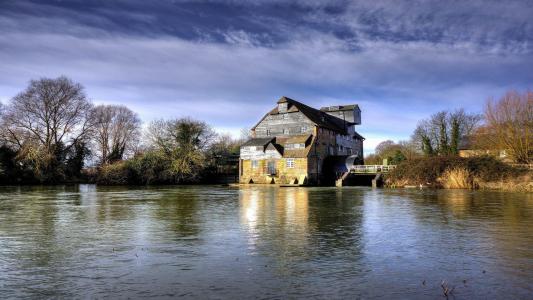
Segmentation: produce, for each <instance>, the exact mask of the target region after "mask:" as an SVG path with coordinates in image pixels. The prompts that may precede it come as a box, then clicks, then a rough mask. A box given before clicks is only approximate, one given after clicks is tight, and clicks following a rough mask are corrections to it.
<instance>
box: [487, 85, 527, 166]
mask: <svg viewBox="0 0 533 300" xmlns="http://www.w3.org/2000/svg"><path fill="white" fill-rule="evenodd" d="M485 121H486V126H485V127H484V128H483V130H482V132H483V133H482V134H479V135H478V140H484V141H485V145H486V146H487V148H489V149H494V150H505V151H507V153H508V155H509V156H510V157H511V158H512V159H513V160H514V161H515V162H517V163H532V161H533V92H525V93H523V94H522V93H518V92H515V91H510V92H507V93H506V94H505V95H504V96H503V97H502V98H500V99H499V100H498V101H494V100H493V99H489V100H488V101H487V104H486V106H485Z"/></svg>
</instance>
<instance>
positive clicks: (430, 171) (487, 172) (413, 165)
mask: <svg viewBox="0 0 533 300" xmlns="http://www.w3.org/2000/svg"><path fill="white" fill-rule="evenodd" d="M532 173H533V172H532V171H531V170H529V169H527V168H524V167H519V166H513V165H509V164H506V163H504V162H501V161H499V160H497V159H495V158H493V157H489V156H483V157H471V158H461V157H454V156H449V157H442V156H434V157H423V158H417V159H413V160H409V161H405V162H403V163H401V164H399V165H398V166H397V167H396V169H394V170H393V171H392V172H391V173H390V174H389V176H387V179H386V180H385V186H387V187H392V188H395V187H405V186H426V187H433V188H446V189H487V190H504V191H516V192H533V174H532Z"/></svg>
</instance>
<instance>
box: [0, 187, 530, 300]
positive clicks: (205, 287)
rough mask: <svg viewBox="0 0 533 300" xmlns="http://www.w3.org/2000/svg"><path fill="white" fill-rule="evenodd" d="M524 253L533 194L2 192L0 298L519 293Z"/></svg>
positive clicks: (525, 293)
mask: <svg viewBox="0 0 533 300" xmlns="http://www.w3.org/2000/svg"><path fill="white" fill-rule="evenodd" d="M532 245H533V196H532V194H519V193H502V192H482V191H463V190H386V189H380V190H372V189H367V188H342V189H337V188H273V187H266V186H265V187H260V186H255V187H250V188H240V189H239V188H228V187H216V186H210V187H206V186H197V187H196V186H189V187H157V188H124V187H96V186H93V185H81V186H79V187H2V188H0V295H2V298H4V297H52V298H70V297H88V298H93V297H96V298H100V297H104V296H109V297H120V298H127V297H133V298H137V297H163V298H165V297H169V298H171V297H178V296H182V297H186V298H193V297H197V298H208V297H215V298H218V297H223V298H253V297H259V298H281V297H292V298H294V297H318V298H356V297H363V298H374V297H387V298H433V299H435V298H438V297H441V296H442V288H441V287H440V284H441V282H442V280H445V281H446V282H447V284H449V285H450V286H455V290H454V294H455V296H456V297H457V298H462V299H471V298H530V297H531V296H532V295H533V280H532V278H533V247H532Z"/></svg>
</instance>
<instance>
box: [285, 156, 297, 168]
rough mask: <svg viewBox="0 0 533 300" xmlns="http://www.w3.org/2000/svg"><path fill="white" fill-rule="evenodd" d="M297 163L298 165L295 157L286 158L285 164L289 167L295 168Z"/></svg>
mask: <svg viewBox="0 0 533 300" xmlns="http://www.w3.org/2000/svg"><path fill="white" fill-rule="evenodd" d="M295 165H296V161H295V160H294V158H287V159H286V161H285V166H286V167H287V169H294V167H295Z"/></svg>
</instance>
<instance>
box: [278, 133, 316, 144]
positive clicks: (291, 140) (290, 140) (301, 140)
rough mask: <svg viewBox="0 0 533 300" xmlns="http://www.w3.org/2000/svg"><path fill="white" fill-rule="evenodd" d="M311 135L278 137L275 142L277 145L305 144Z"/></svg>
mask: <svg viewBox="0 0 533 300" xmlns="http://www.w3.org/2000/svg"><path fill="white" fill-rule="evenodd" d="M311 136H312V135H310V134H302V135H291V136H287V137H280V138H278V139H277V140H276V142H277V143H278V144H283V145H286V144H306V143H307V141H308V140H309V139H310V138H311Z"/></svg>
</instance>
